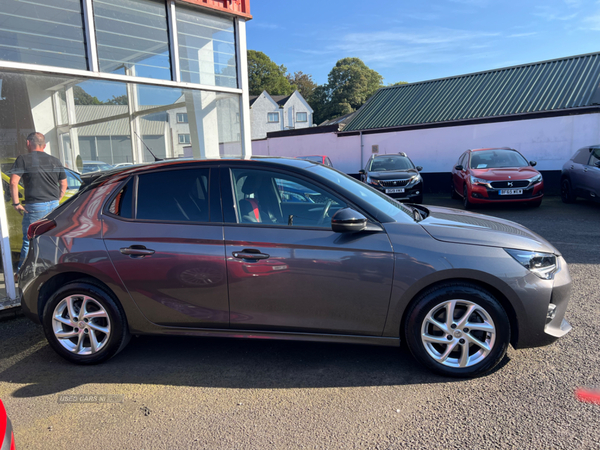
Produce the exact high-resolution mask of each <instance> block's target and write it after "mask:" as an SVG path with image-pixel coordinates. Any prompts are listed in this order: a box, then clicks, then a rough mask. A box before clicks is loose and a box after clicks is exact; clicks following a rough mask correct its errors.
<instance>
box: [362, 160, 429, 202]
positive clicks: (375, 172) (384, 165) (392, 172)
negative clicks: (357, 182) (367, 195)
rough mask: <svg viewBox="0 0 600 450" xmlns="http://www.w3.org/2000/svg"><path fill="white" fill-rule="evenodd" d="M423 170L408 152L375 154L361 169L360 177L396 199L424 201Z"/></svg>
mask: <svg viewBox="0 0 600 450" xmlns="http://www.w3.org/2000/svg"><path fill="white" fill-rule="evenodd" d="M422 170H423V168H422V167H421V166H415V165H414V164H413V162H412V161H411V159H410V158H409V157H408V156H406V153H398V154H387V155H373V156H371V157H370V158H369V161H367V165H366V166H365V169H364V170H361V171H360V179H361V181H363V182H365V183H367V184H368V185H369V186H371V187H373V188H375V189H377V190H378V191H380V192H383V193H385V194H387V195H389V196H390V197H392V198H395V199H396V200H405V201H409V202H411V203H423V177H421V174H420V173H419V172H420V171H422Z"/></svg>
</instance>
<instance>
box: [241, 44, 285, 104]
mask: <svg viewBox="0 0 600 450" xmlns="http://www.w3.org/2000/svg"><path fill="white" fill-rule="evenodd" d="M286 72H287V69H286V68H285V66H284V65H281V66H278V65H277V64H275V63H274V62H273V61H271V58H269V57H268V56H267V55H265V54H264V53H263V52H257V51H255V50H248V78H249V88H250V95H260V94H261V93H262V91H267V92H268V93H269V94H271V95H290V94H292V93H293V92H294V88H293V87H292V85H291V84H290V82H289V81H288V79H287V78H286Z"/></svg>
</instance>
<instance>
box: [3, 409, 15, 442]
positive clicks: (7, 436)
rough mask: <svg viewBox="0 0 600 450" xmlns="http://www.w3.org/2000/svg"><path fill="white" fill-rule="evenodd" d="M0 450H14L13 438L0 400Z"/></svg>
mask: <svg viewBox="0 0 600 450" xmlns="http://www.w3.org/2000/svg"><path fill="white" fill-rule="evenodd" d="M0 449H2V450H5V449H6V450H15V437H14V435H13V429H12V425H11V423H10V420H9V418H8V416H7V415H6V410H5V409H4V405H3V404H2V400H0Z"/></svg>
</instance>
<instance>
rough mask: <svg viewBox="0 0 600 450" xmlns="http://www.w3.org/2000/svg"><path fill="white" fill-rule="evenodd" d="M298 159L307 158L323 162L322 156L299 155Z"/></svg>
mask: <svg viewBox="0 0 600 450" xmlns="http://www.w3.org/2000/svg"><path fill="white" fill-rule="evenodd" d="M298 159H305V160H307V161H314V162H318V163H322V162H323V157H322V156H298Z"/></svg>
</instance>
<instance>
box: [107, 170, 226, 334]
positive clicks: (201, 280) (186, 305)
mask: <svg viewBox="0 0 600 450" xmlns="http://www.w3.org/2000/svg"><path fill="white" fill-rule="evenodd" d="M215 175H216V176H217V178H218V169H212V171H211V169H209V168H207V167H204V168H185V169H169V170H161V171H156V172H150V173H143V174H140V175H138V176H136V177H132V178H131V179H130V180H129V181H128V182H127V184H126V185H125V186H124V187H123V188H122V189H121V191H120V192H119V193H118V194H116V196H115V198H114V199H113V200H112V201H111V202H110V206H109V207H108V210H107V211H105V214H104V217H103V233H104V234H103V235H104V242H105V244H106V248H107V250H108V252H109V255H110V259H111V261H112V263H113V264H114V267H115V269H116V270H117V272H118V274H119V276H120V277H121V279H122V281H123V283H124V285H125V287H126V288H127V290H128V291H129V293H130V295H131V297H132V299H133V300H134V302H135V303H136V304H137V305H138V307H139V308H140V310H141V311H142V312H143V313H144V314H145V316H146V317H147V318H148V319H149V320H150V321H152V322H154V323H156V324H159V325H168V326H184V327H219V328H226V327H228V326H229V305H228V299H227V273H226V266H225V249H224V245H223V225H222V213H221V206H220V199H219V198H218V193H219V186H218V179H215ZM211 185H212V186H211ZM209 191H210V192H209ZM214 192H216V194H217V197H216V199H214V198H213V199H211V198H210V194H211V193H214Z"/></svg>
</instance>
